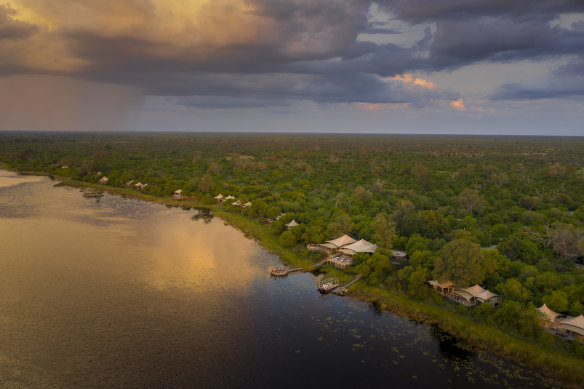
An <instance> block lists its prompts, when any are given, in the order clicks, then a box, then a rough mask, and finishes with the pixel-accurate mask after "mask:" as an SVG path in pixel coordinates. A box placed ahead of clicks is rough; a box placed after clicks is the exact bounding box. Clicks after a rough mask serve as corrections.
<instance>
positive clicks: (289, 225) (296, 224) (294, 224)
mask: <svg viewBox="0 0 584 389" xmlns="http://www.w3.org/2000/svg"><path fill="white" fill-rule="evenodd" d="M299 225H300V224H298V223H297V222H296V220H294V219H292V221H291V222H290V223H288V224H286V228H287V229H290V228H292V227H296V226H299Z"/></svg>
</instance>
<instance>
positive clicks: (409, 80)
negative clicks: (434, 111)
mask: <svg viewBox="0 0 584 389" xmlns="http://www.w3.org/2000/svg"><path fill="white" fill-rule="evenodd" d="M388 79H390V80H394V81H401V82H403V83H404V84H406V85H415V86H419V87H422V88H425V89H436V84H434V83H433V82H432V81H428V80H424V79H423V78H417V77H414V75H413V74H411V73H405V74H404V75H403V76H401V75H399V74H397V75H395V76H394V77H388Z"/></svg>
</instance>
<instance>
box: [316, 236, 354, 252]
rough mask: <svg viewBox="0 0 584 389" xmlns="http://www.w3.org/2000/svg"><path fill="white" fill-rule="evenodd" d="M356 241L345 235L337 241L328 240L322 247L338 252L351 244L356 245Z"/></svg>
mask: <svg viewBox="0 0 584 389" xmlns="http://www.w3.org/2000/svg"><path fill="white" fill-rule="evenodd" d="M356 241H357V240H355V239H353V238H351V237H350V236H349V235H347V234H345V235H343V236H340V237H338V238H337V239H333V240H327V241H326V242H324V243H322V244H321V246H322V247H324V248H326V249H329V250H338V249H340V248H341V247H343V246H345V245H348V244H351V243H355V242H356Z"/></svg>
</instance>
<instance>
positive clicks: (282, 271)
mask: <svg viewBox="0 0 584 389" xmlns="http://www.w3.org/2000/svg"><path fill="white" fill-rule="evenodd" d="M303 269H304V268H303V267H297V268H294V269H288V268H279V267H277V268H273V269H270V274H271V275H272V276H274V277H285V276H287V275H288V274H290V273H294V272H297V271H300V270H303Z"/></svg>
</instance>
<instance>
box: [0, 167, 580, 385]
mask: <svg viewBox="0 0 584 389" xmlns="http://www.w3.org/2000/svg"><path fill="white" fill-rule="evenodd" d="M0 167H1V166H0ZM2 168H3V167H2ZM23 173H24V174H33V173H32V172H23ZM34 174H39V173H38V172H36V173H34ZM55 179H57V180H59V181H62V184H61V185H67V186H71V187H79V188H94V189H99V190H105V191H108V192H109V193H113V194H118V195H122V196H125V197H129V198H136V199H141V200H146V201H153V202H157V203H161V204H170V205H176V206H180V205H190V206H202V207H207V208H210V209H211V210H212V211H213V213H214V214H215V215H216V216H218V217H220V218H221V219H223V220H224V221H225V222H227V223H229V224H230V225H232V226H234V227H236V228H238V229H240V230H241V231H242V232H243V233H244V234H245V235H246V236H248V237H250V238H253V239H255V240H257V241H258V242H259V243H260V244H262V246H263V247H264V248H266V249H267V250H268V251H270V252H272V253H274V254H276V255H278V256H279V257H280V258H281V260H282V261H283V262H284V263H286V264H287V265H290V266H294V267H296V266H302V267H305V266H310V265H312V264H313V261H311V260H309V259H307V258H303V257H301V256H299V255H297V254H296V253H294V252H293V250H291V249H288V248H285V247H283V246H281V245H280V244H279V241H278V238H277V237H276V236H274V235H273V234H272V233H271V232H270V226H269V225H265V224H261V223H259V222H258V221H255V220H253V219H250V218H248V217H246V216H243V215H241V214H238V213H233V212H229V211H227V210H225V209H224V208H223V207H221V206H217V205H207V204H202V203H199V202H197V201H194V200H187V201H176V200H173V199H170V198H161V197H157V196H152V195H148V194H145V193H141V192H137V191H135V190H133V189H130V188H118V187H111V186H105V185H100V184H93V183H88V182H83V181H75V180H69V179H67V178H64V177H55ZM324 271H326V272H327V273H329V274H330V275H333V276H336V277H339V279H340V280H341V282H345V281H348V280H349V279H351V278H352V276H351V275H348V274H346V273H344V272H341V271H339V270H336V269H325V270H324ZM351 294H352V296H354V297H355V298H357V299H359V300H363V301H369V302H376V303H378V304H379V306H380V307H381V308H383V309H387V310H390V311H392V312H395V313H396V314H399V315H401V316H405V317H408V318H411V319H415V320H420V321H424V322H427V323H431V324H436V325H437V326H439V327H440V328H441V329H442V330H444V331H446V332H448V333H450V334H452V335H454V336H456V337H459V338H461V339H463V340H465V341H466V342H468V343H469V344H470V345H472V346H474V347H477V348H481V349H484V350H487V351H490V352H494V353H496V354H499V355H502V356H504V357H508V358H511V359H513V360H517V361H519V362H522V363H524V364H527V365H530V366H533V367H536V368H539V369H542V370H544V371H546V372H549V374H550V375H554V376H557V377H560V378H562V379H565V380H567V381H569V382H571V383H573V385H574V386H575V387H577V386H578V385H582V384H584V369H583V368H582V366H583V365H584V361H583V360H582V359H578V358H575V357H572V356H569V355H567V354H566V353H564V352H562V351H561V350H556V349H548V348H545V347H543V346H541V345H539V344H536V343H535V342H533V341H531V340H529V339H523V338H520V337H518V336H515V335H510V334H508V333H505V332H503V331H501V330H499V329H497V328H494V327H491V326H487V325H485V324H482V323H479V322H476V321H474V320H472V319H471V318H469V317H467V316H464V315H461V314H457V313H456V312H453V311H452V310H448V309H445V308H443V307H439V306H435V305H431V304H427V303H424V302H421V301H418V300H414V299H412V298H409V297H408V296H406V295H404V294H402V293H399V292H395V291H389V290H386V289H381V288H376V287H372V286H368V285H367V284H366V283H365V282H362V281H361V282H358V283H356V284H354V285H353V286H352V287H351Z"/></svg>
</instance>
